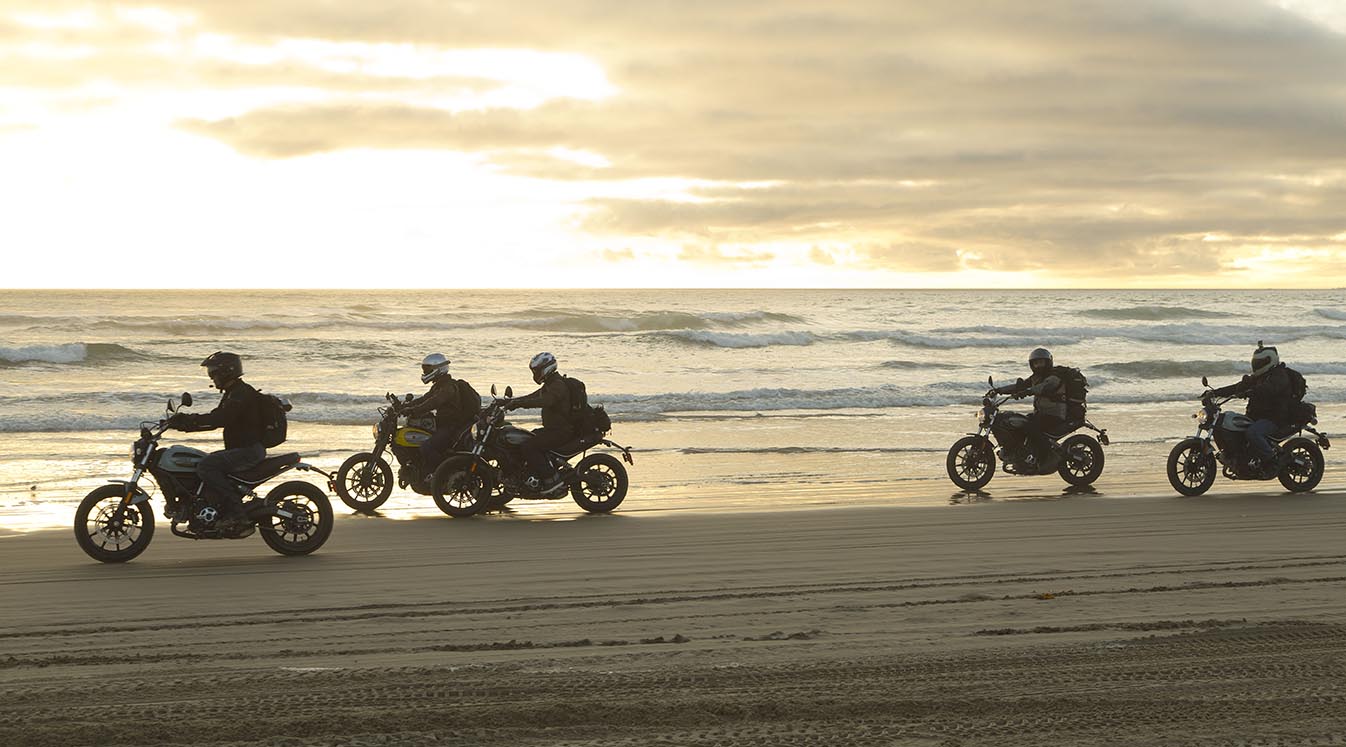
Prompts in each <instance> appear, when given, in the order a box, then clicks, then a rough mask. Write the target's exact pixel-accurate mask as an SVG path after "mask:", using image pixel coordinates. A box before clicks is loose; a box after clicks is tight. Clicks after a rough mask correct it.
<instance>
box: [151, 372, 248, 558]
mask: <svg viewBox="0 0 1346 747" xmlns="http://www.w3.org/2000/svg"><path fill="white" fill-rule="evenodd" d="M201 365H202V366H204V367H205V369H206V375H208V376H209V377H210V383H211V385H212V386H214V387H215V388H216V389H218V390H220V391H221V392H222V393H223V394H222V395H221V397H220V404H218V405H216V407H215V409H214V410H211V411H210V412H206V413H194V414H189V413H185V412H177V413H174V414H173V416H172V417H171V418H169V419H168V426H169V427H170V428H176V429H178V430H181V431H188V432H194V431H211V430H215V429H216V428H223V429H224V450H223V451H216V452H212V453H210V454H207V455H206V456H205V457H203V458H202V459H201V461H200V462H198V463H197V465H196V474H197V476H198V477H200V478H201V484H202V485H203V486H204V487H205V492H206V493H207V494H208V495H210V496H211V497H213V498H214V499H215V500H216V501H217V502H218V510H219V515H220V518H219V523H218V524H217V526H218V527H219V528H220V529H221V530H222V531H225V532H229V531H235V530H238V529H240V528H242V527H243V526H248V525H249V524H250V523H249V522H248V520H247V517H246V516H245V515H244V512H243V493H242V492H240V491H239V489H238V486H237V485H235V484H234V481H233V480H230V479H229V475H230V474H233V473H236V472H240V471H243V470H247V469H251V468H253V467H256V466H257V465H258V464H261V462H262V460H263V459H265V458H266V447H265V446H263V445H262V434H263V431H264V423H263V416H264V413H263V410H262V407H263V402H262V395H261V394H259V393H258V392H257V390H256V389H254V388H253V387H252V385H251V384H249V383H247V382H246V381H244V380H243V378H242V377H243V359H242V358H240V357H239V356H238V354H236V353H229V352H225V351H218V352H215V353H211V354H210V356H209V357H207V358H206V359H205V360H204V361H201Z"/></svg>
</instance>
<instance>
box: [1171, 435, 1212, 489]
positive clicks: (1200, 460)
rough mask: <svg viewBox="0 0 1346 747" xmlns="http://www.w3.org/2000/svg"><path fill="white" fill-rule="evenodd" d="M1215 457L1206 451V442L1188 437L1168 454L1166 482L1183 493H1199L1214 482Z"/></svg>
mask: <svg viewBox="0 0 1346 747" xmlns="http://www.w3.org/2000/svg"><path fill="white" fill-rule="evenodd" d="M1215 473H1216V469H1215V457H1214V456H1212V455H1211V454H1209V453H1207V452H1206V443H1205V442H1204V441H1202V440H1201V439H1199V438H1189V439H1187V440H1185V441H1182V442H1180V443H1179V444H1178V445H1177V446H1174V447H1173V451H1171V452H1169V454H1168V482H1169V484H1170V485H1172V486H1173V489H1174V490H1176V491H1178V492H1179V493H1182V494H1183V495H1201V494H1202V493H1204V492H1206V491H1207V490H1210V486H1211V485H1214V484H1215Z"/></svg>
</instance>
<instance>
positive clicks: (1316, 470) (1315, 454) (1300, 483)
mask: <svg viewBox="0 0 1346 747" xmlns="http://www.w3.org/2000/svg"><path fill="white" fill-rule="evenodd" d="M1285 459H1286V463H1285V466H1284V467H1282V468H1281V472H1280V474H1279V475H1277V477H1278V478H1279V479H1280V481H1281V485H1282V486H1284V487H1285V489H1286V490H1288V491H1290V492H1291V493H1304V492H1307V491H1310V490H1313V489H1314V488H1316V487H1318V483H1320V482H1322V479H1323V450H1322V449H1320V448H1318V444H1316V443H1314V442H1312V441H1310V440H1308V439H1307V438H1297V439H1295V440H1293V441H1291V442H1290V443H1288V444H1286V445H1285Z"/></svg>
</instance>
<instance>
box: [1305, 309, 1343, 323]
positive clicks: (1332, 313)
mask: <svg viewBox="0 0 1346 747" xmlns="http://www.w3.org/2000/svg"><path fill="white" fill-rule="evenodd" d="M1313 311H1314V313H1316V314H1317V315H1318V316H1321V317H1322V318H1324V319H1332V320H1335V321H1338V322H1346V309H1329V308H1326V307H1319V308H1316V309H1314V310H1313Z"/></svg>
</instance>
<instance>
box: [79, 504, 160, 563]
mask: <svg viewBox="0 0 1346 747" xmlns="http://www.w3.org/2000/svg"><path fill="white" fill-rule="evenodd" d="M125 496H126V488H125V487H123V486H121V485H104V486H102V487H100V488H97V489H95V490H94V491H93V492H91V493H89V494H88V495H87V496H85V497H84V500H83V501H80V504H79V508H77V509H75V542H77V543H79V549H81V550H83V551H84V553H85V554H86V555H88V556H89V557H91V558H93V559H94V560H97V561H101V562H103V563H125V562H126V561H128V560H130V559H132V558H134V557H135V556H137V555H139V554H140V553H142V552H145V548H147V547H149V546H150V540H151V539H154V509H152V508H150V503H149V501H145V502H144V503H135V504H132V505H129V506H127V507H126V509H125V510H124V511H123V512H122V518H121V520H120V521H117V520H116V514H117V508H118V507H119V506H120V505H121V502H122V498H124V497H125Z"/></svg>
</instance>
